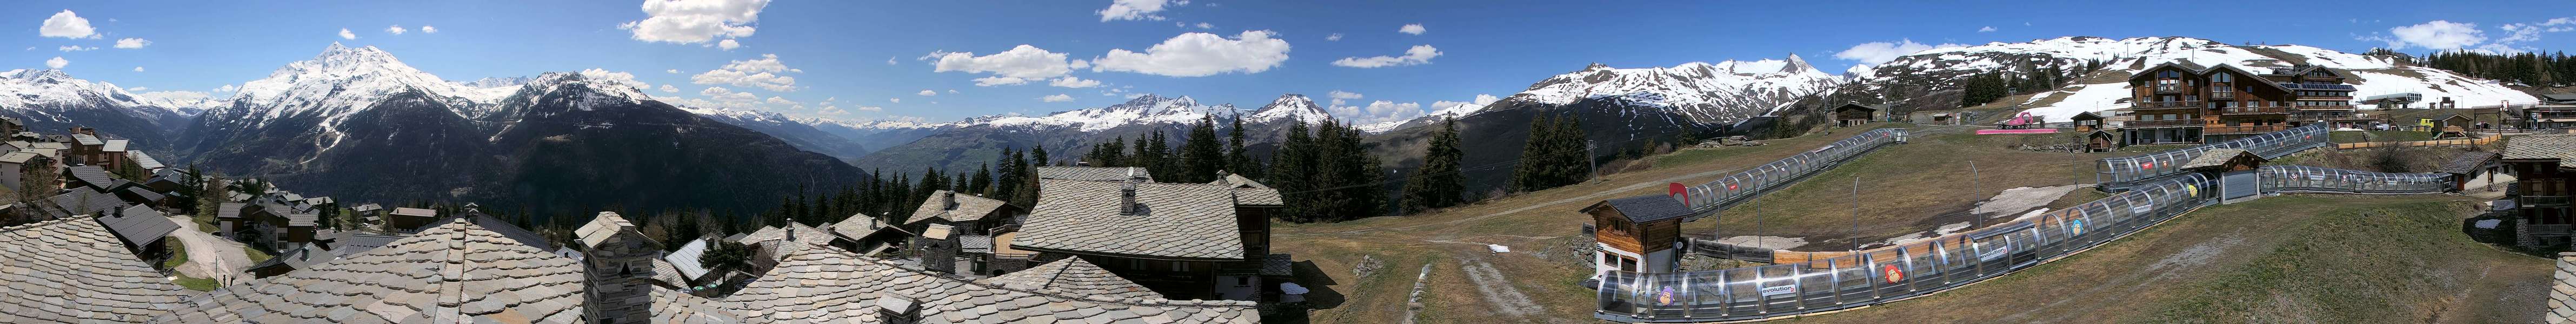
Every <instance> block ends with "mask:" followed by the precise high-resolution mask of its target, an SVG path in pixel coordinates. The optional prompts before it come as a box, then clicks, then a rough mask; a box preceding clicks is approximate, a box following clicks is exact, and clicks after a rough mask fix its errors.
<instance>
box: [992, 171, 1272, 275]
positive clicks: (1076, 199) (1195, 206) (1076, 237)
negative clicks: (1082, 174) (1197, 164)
mask: <svg viewBox="0 0 2576 324" xmlns="http://www.w3.org/2000/svg"><path fill="white" fill-rule="evenodd" d="M1123 185H1124V184H1121V183H1117V182H1103V181H1080V180H1056V179H1046V180H1039V183H1038V197H1039V198H1038V206H1037V208H1034V209H1033V210H1032V211H1031V213H1030V214H1029V217H1028V223H1027V224H1026V225H1023V226H1022V227H1021V232H1022V234H1020V236H1018V237H1017V238H1015V239H1014V240H1013V241H1012V242H1011V245H1012V246H1013V247H1014V248H1022V249H1036V250H1052V251H1060V252H1069V253H1086V254H1108V255H1133V256H1147V257H1161V258H1176V259H1199V260H1243V259H1244V258H1245V256H1244V253H1243V252H1244V245H1243V237H1242V234H1241V233H1240V228H1239V226H1238V224H1237V223H1236V219H1235V212H1234V208H1235V202H1234V197H1233V194H1232V193H1231V190H1232V189H1231V188H1230V187H1228V186H1225V185H1209V184H1177V183H1143V184H1138V185H1137V187H1136V203H1137V204H1138V205H1142V207H1138V209H1139V210H1140V211H1138V212H1136V213H1135V215H1121V214H1120V213H1119V209H1120V206H1119V205H1120V204H1121V202H1120V199H1121V196H1122V193H1121V192H1120V191H1121V187H1122V186H1123Z"/></svg>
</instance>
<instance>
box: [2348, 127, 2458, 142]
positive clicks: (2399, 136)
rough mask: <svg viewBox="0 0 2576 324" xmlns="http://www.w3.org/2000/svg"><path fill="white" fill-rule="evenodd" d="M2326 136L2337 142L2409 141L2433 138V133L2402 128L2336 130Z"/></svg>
mask: <svg viewBox="0 0 2576 324" xmlns="http://www.w3.org/2000/svg"><path fill="white" fill-rule="evenodd" d="M2326 138H2327V139H2329V140H2333V141H2334V142H2335V143H2362V142H2407V141H2423V140H2431V139H2433V133H2427V132H2416V131H2402V130H2384V131H2336V132H2332V133H2327V134H2326Z"/></svg>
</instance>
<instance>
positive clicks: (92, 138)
mask: <svg viewBox="0 0 2576 324" xmlns="http://www.w3.org/2000/svg"><path fill="white" fill-rule="evenodd" d="M72 143H78V144H80V145H107V142H105V141H100V140H98V136H97V135H90V134H80V133H73V134H72Z"/></svg>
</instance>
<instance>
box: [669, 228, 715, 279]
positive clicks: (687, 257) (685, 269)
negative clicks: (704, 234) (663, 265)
mask: <svg viewBox="0 0 2576 324" xmlns="http://www.w3.org/2000/svg"><path fill="white" fill-rule="evenodd" d="M709 241H710V240H709V239H707V238H698V239H696V240H691V241H689V244H682V245H680V249H679V250H676V251H671V253H670V254H664V255H662V260H664V261H670V262H671V266H673V267H677V268H679V270H680V276H682V277H685V278H689V279H697V278H701V277H706V276H707V267H706V266H705V262H700V261H699V260H698V257H701V256H705V255H706V254H707V249H708V248H709V246H707V245H709V244H714V243H713V242H709ZM682 285H686V284H682Z"/></svg>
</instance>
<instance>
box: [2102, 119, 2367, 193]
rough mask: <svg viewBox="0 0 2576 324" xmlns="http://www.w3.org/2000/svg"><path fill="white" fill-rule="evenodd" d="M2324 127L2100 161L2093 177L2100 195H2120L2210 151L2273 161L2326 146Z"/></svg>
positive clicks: (2177, 170) (2174, 171) (2179, 171)
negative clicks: (2229, 150) (2232, 151)
mask: <svg viewBox="0 0 2576 324" xmlns="http://www.w3.org/2000/svg"><path fill="white" fill-rule="evenodd" d="M2327 130H2328V129H2327V128H2326V126H2325V124H2308V125H2307V126H2299V127H2297V128H2290V129H2286V130H2282V131H2278V132H2271V133H2263V134H2261V135H2254V136H2248V137H2245V138H2239V139H2234V140H2228V141H2224V142H2218V143H2210V144H2209V145H2201V146H2194V147H2189V148H2183V149H2177V150H2172V151H2164V152H2157V153H2154V154H2147V155H2140V156H2131V157H2115V158H2103V159H2102V163H2101V164H2100V165H2099V167H2100V169H2101V171H2099V173H2097V174H2095V175H2094V177H2093V180H2094V182H2097V183H2101V185H2100V186H2101V187H2102V190H2103V191H2122V190H2128V189H2129V188H2130V187H2132V186H2135V185H2138V184H2144V183H2154V182H2157V181H2158V180H2163V178H2165V177H2171V176H2174V175H2177V174H2182V173H2183V172H2182V168H2181V166H2182V165H2183V164H2184V163H2187V162H2190V161H2191V159H2192V158H2194V157H2199V156H2200V153H2201V152H2207V151H2209V150H2211V149H2222V148H2232V149H2244V150H2246V151H2248V152H2253V153H2254V154H2255V155H2260V156H2263V157H2264V158H2276V157H2281V156H2282V155H2289V154H2290V153H2297V152H2299V151H2304V150H2307V149H2310V148H2317V147H2324V146H2326V143H2327V142H2326V131H2327Z"/></svg>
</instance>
